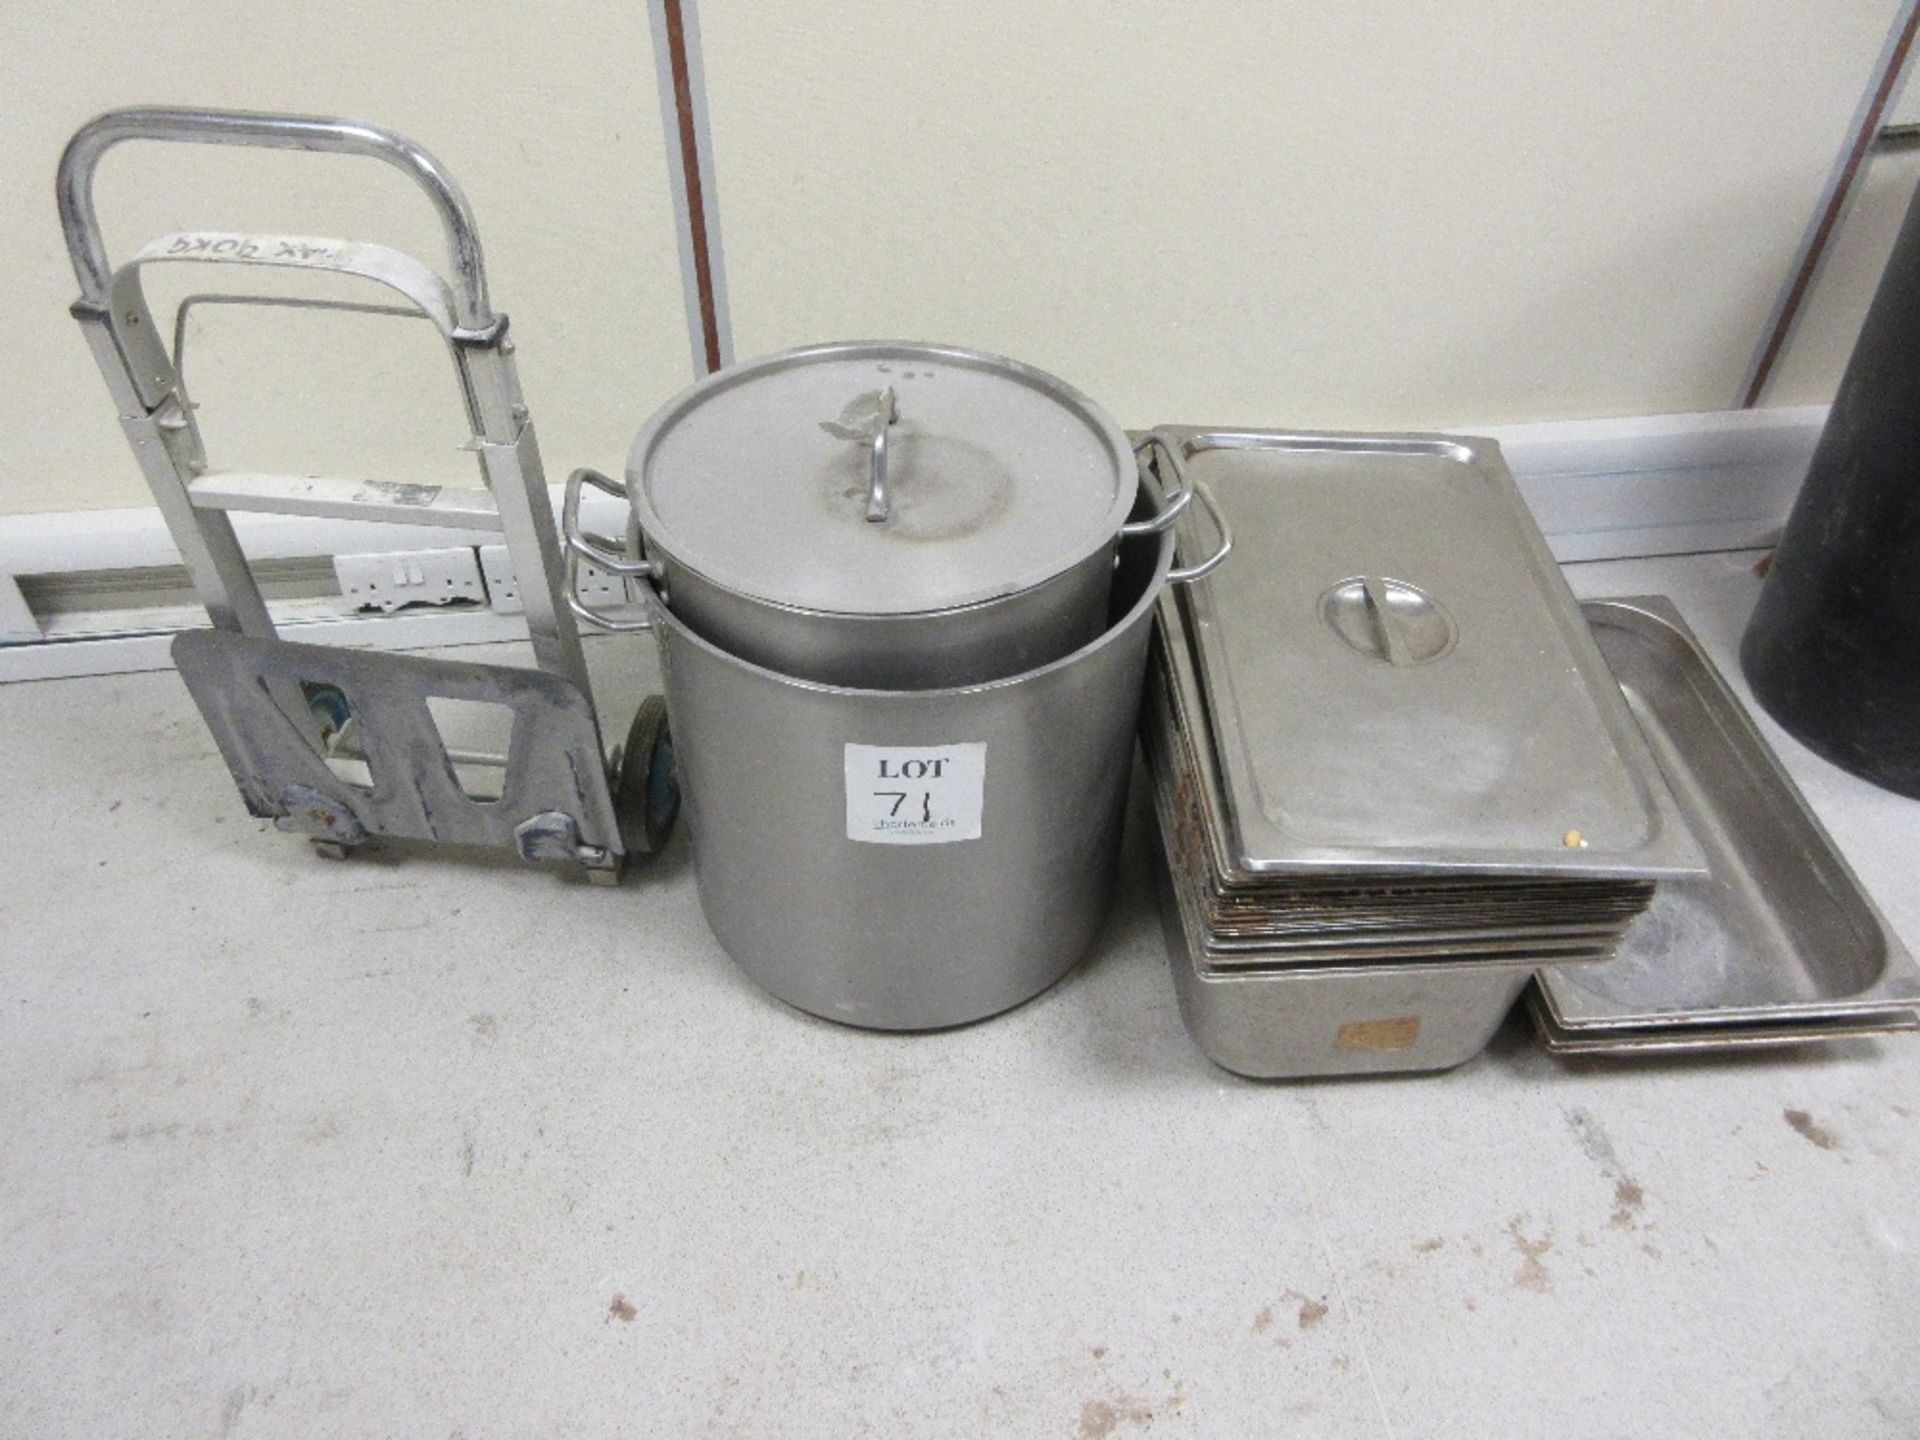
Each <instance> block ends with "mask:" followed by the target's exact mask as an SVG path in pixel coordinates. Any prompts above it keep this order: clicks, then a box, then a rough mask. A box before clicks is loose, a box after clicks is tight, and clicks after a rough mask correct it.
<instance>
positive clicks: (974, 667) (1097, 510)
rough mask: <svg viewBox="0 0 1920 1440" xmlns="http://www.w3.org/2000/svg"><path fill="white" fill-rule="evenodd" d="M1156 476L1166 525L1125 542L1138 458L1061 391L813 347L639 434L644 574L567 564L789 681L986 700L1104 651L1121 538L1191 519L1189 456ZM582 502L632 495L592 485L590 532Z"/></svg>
mask: <svg viewBox="0 0 1920 1440" xmlns="http://www.w3.org/2000/svg"><path fill="white" fill-rule="evenodd" d="M1149 444H1151V439H1149V440H1146V441H1142V442H1141V446H1142V447H1145V446H1147V445H1149ZM1160 464H1161V466H1162V469H1163V473H1165V472H1171V473H1170V474H1169V475H1168V478H1169V480H1170V482H1171V483H1170V485H1169V488H1168V491H1167V494H1166V499H1165V501H1164V503H1163V505H1162V506H1161V508H1160V509H1159V511H1158V512H1157V513H1155V514H1153V515H1150V516H1148V517H1146V518H1145V519H1142V520H1138V521H1134V522H1132V523H1129V522H1128V518H1127V517H1128V514H1129V512H1130V510H1131V509H1132V507H1133V505H1134V500H1135V494H1136V490H1137V486H1138V473H1139V472H1138V464H1137V461H1136V457H1135V447H1134V446H1133V445H1132V444H1130V442H1129V441H1128V439H1127V436H1126V434H1125V433H1124V432H1123V431H1122V430H1121V429H1120V427H1119V426H1118V425H1117V424H1115V423H1114V421H1113V420H1112V419H1111V418H1110V417H1109V416H1108V415H1107V414H1106V413H1105V412H1104V411H1103V410H1101V409H1100V408H1099V407H1098V406H1097V405H1095V404H1094V403H1093V402H1092V401H1091V400H1089V399H1087V398H1086V397H1085V396H1084V395H1081V394H1080V393H1079V392H1078V391H1076V390H1074V389H1072V388H1071V387H1070V386H1068V385H1066V384H1064V383H1062V382H1061V381H1059V380H1057V379H1055V378H1054V377H1052V376H1051V375H1047V374H1045V373H1043V372H1042V371H1039V370H1036V369H1033V368H1032V367H1031V366H1027V365H1022V364H1020V363H1018V362H1017V361H1013V360H1008V359H1004V358H1002V357H1000V356H995V355H985V354H980V353H977V352H974V351H970V350H961V349H954V348H950V347H946V346H936V345H922V344H908V343H899V342H857V343H845V344H833V345H818V346H810V347H808V348H805V349H800V350H790V351H787V352H785V353H783V354H779V355H773V356H769V357H767V358H765V359H761V360H755V361H751V362H749V363H746V364H742V365H736V366H733V367H730V368H728V369H726V370H722V371H719V372H717V373H715V374H713V375H710V376H708V377H707V378H706V379H704V380H702V381H700V382H699V383H698V384H696V385H693V386H692V387H690V388H689V389H687V390H685V391H683V392H682V393H681V394H680V395H678V396H676V397H675V398H674V399H673V400H671V401H669V402H668V403H667V405H665V406H664V407H663V408H662V409H661V410H660V411H659V412H658V413H657V414H656V415H655V416H654V417H653V418H652V419H651V420H650V421H649V422H648V423H647V425H646V428H645V429H643V430H642V431H641V432H640V434H639V437H638V438H637V439H636V440H635V441H634V444H633V450H632V453H631V455H630V456H629V459H628V463H627V483H626V486H625V487H624V488H625V493H626V494H627V496H628V497H629V499H630V502H631V507H632V521H633V527H634V529H636V530H637V535H638V540H639V546H640V549H641V554H642V556H643V557H644V558H636V557H635V556H634V555H633V554H632V553H631V549H630V547H628V546H623V545H616V544H613V543H611V542H606V541H596V539H595V537H593V536H590V535H583V534H581V533H580V531H579V528H578V524H577V521H576V523H575V524H574V525H573V526H572V527H571V533H570V535H569V539H568V544H569V546H570V548H571V549H572V550H573V551H574V552H575V553H576V554H577V555H579V556H582V557H584V558H586V559H587V560H590V561H592V562H593V563H595V564H598V565H600V566H602V567H604V568H606V569H609V570H612V571H614V572H615V573H619V574H628V575H634V574H641V575H645V576H647V577H649V578H650V579H651V580H652V581H653V584H654V588H655V590H656V591H657V592H658V593H659V594H660V595H661V596H662V597H663V599H664V601H665V604H666V606H667V608H668V610H669V611H670V612H671V613H672V614H673V615H674V617H675V618H677V619H679V620H681V621H683V622H684V623H685V624H686V625H688V626H689V627H690V628H691V629H692V630H694V631H695V632H696V633H697V634H699V635H700V636H701V637H702V638H703V639H706V640H708V641H710V642H712V643H713V644H715V645H717V646H719V647H721V648H722V649H723V650H726V651H728V652H729V653H731V654H733V655H735V656H738V657H739V658H741V659H743V660H747V661H750V662H752V663H754V664H757V665H763V666H765V667H767V668H769V669H772V670H777V671H779V672H780V673H782V674H785V675H790V676H794V677H797V678H801V679H806V680H812V681H818V682H821V683H824V684H831V685H849V686H858V687H861V688H867V689H887V690H915V689H929V688H936V687H947V686H954V685H970V684H976V683H979V682H982V681H988V680H996V679H1000V678H1003V677H1006V676H1010V675H1018V674H1021V673H1023V672H1025V671H1027V670H1031V669H1033V668H1035V667H1036V666H1040V665H1045V664H1048V663H1050V662H1052V661H1054V660H1058V659H1060V658H1061V657H1062V656H1065V655H1068V654H1071V653H1072V652H1074V651H1075V650H1077V649H1079V648H1080V647H1081V646H1083V645H1085V644H1087V643H1088V642H1089V641H1091V640H1093V639H1094V638H1095V637H1097V636H1098V635H1099V634H1100V633H1101V632H1102V630H1103V629H1104V628H1105V626H1106V621H1107V602H1108V595H1109V592H1110V590H1111V588H1112V583H1113V573H1114V558H1115V546H1116V544H1117V543H1118V541H1119V539H1120V537H1121V536H1122V535H1123V534H1147V533H1155V532H1158V531H1161V530H1163V529H1165V528H1166V526H1167V525H1168V524H1170V523H1171V522H1172V520H1173V519H1174V517H1175V516H1176V515H1178V514H1179V512H1180V511H1181V509H1182V508H1184V507H1185V505H1186V504H1187V502H1188V500H1189V499H1190V498H1191V492H1190V491H1189V490H1188V489H1187V488H1186V486H1185V484H1184V482H1183V481H1182V480H1181V478H1180V475H1179V471H1178V466H1179V458H1178V457H1177V456H1175V455H1173V454H1172V452H1171V451H1165V450H1163V451H1162V452H1161V459H1160ZM583 482H584V483H587V484H593V485H596V486H598V487H599V488H601V489H603V490H606V491H607V492H608V493H613V494H617V493H620V491H621V488H622V487H620V486H617V485H615V484H614V483H613V482H611V481H609V480H607V479H606V478H605V477H603V476H598V475H595V474H594V473H593V472H590V471H589V472H584V473H583V474H582V475H581V476H580V477H578V478H577V479H576V481H575V482H574V488H573V494H572V496H571V507H570V508H571V510H572V512H573V513H574V514H575V515H576V517H577V511H578V503H579V490H578V487H579V485H580V484H581V483H583ZM1156 493H1157V492H1156ZM588 618H590V619H591V618H594V617H593V616H592V615H591V614H590V613H589V614H588Z"/></svg>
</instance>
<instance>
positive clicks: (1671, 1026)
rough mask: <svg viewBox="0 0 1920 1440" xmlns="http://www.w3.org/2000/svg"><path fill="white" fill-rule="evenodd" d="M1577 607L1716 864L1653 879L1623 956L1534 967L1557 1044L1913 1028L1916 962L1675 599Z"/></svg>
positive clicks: (1918, 976) (1919, 994)
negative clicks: (1699, 872) (1658, 881)
mask: <svg viewBox="0 0 1920 1440" xmlns="http://www.w3.org/2000/svg"><path fill="white" fill-rule="evenodd" d="M1583 608H1584V611H1585V614H1586V617H1587V620H1588V623H1589V624H1590V625H1591V626H1592V627H1593V632H1594V636H1595V639H1596V640H1597V641H1598V642H1599V644H1600V648H1601V651H1602V653H1603V654H1604V655H1605V657H1606V660H1607V663H1608V664H1609V665H1610V666H1611V667H1612V669H1613V673H1614V674H1615V676H1616V677H1617V678H1618V680H1619V683H1620V687H1621V689H1622V691H1623V692H1624V693H1625V695H1626V699H1627V703H1628V705H1629V706H1630V707H1631V709H1632V711H1633V714H1634V716H1635V718H1636V719H1637V720H1638V721H1639V723H1640V726H1641V728H1642V730H1643V731H1644V732H1645V734H1646V737H1647V740H1648V742H1649V743H1650V745H1651V746H1652V748H1653V751H1654V754H1655V756H1656V757H1657V759H1658V761H1659V763H1660V766H1661V768H1662V770H1663V771H1664V772H1665V774H1666V777H1667V780H1668V783H1669V785H1670V786H1671V787H1672V789H1673V792H1674V795H1675V797H1676V798H1677V799H1678V801H1679V804H1680V806H1681V809H1682V811H1683V812H1684V814H1685V815H1686V819H1687V823H1688V824H1689V826H1690V827H1691V828H1692V830H1693V832H1694V834H1695V835H1696V836H1697V837H1698V839H1699V841H1700V844H1701V846H1702V848H1703V849H1704V850H1705V851H1706V854H1707V863H1708V867H1709V871H1710V873H1709V876H1708V877H1707V878H1705V879H1700V880H1679V881H1673V882H1668V883H1664V884H1662V885H1661V887H1660V889H1659V891H1658V893H1657V894H1656V896H1655V898H1654V902H1653V904H1652V906H1651V907H1650V908H1649V909H1648V911H1647V913H1646V914H1645V915H1644V916H1642V917H1641V918H1640V920H1639V921H1637V922H1636V923H1635V924H1634V925H1633V926H1632V928H1630V929H1629V931H1628V933H1627V935H1626V937H1625V938H1624V940H1623V941H1622V944H1621V947H1620V953H1619V956H1618V958H1617V959H1615V960H1613V961H1610V962H1608V963H1607V964H1606V965H1604V966H1594V967H1590V968H1589V967H1575V966H1569V967H1565V968H1560V967H1549V968H1547V969H1544V970H1542V971H1541V973H1540V996H1541V1006H1542V1013H1543V1014H1544V1016H1545V1018H1546V1019H1547V1020H1548V1021H1550V1022H1551V1025H1552V1027H1553V1030H1554V1031H1555V1032H1562V1033H1560V1038H1561V1039H1562V1044H1563V1048H1564V1046H1565V1043H1566V1042H1567V1041H1568V1040H1570V1039H1571V1038H1572V1037H1573V1036H1576V1035H1577V1036H1579V1037H1581V1038H1582V1040H1583V1041H1585V1042H1587V1044H1586V1046H1585V1048H1596V1047H1597V1045H1598V1043H1599V1042H1600V1041H1601V1040H1602V1039H1604V1038H1606V1037H1614V1038H1617V1039H1618V1041H1619V1042H1620V1043H1621V1044H1622V1045H1630V1044H1635V1043H1639V1044H1645V1043H1648V1040H1647V1039H1646V1038H1645V1037H1647V1036H1648V1035H1649V1034H1650V1033H1651V1032H1662V1033H1664V1034H1666V1035H1668V1036H1671V1034H1672V1032H1675V1031H1678V1030H1681V1029H1684V1028H1686V1027H1699V1028H1700V1029H1701V1030H1702V1032H1703V1033H1705V1032H1706V1031H1709V1030H1711V1029H1714V1028H1715V1027H1718V1029H1719V1030H1721V1031H1722V1032H1723V1034H1724V1043H1729V1044H1732V1043H1751V1041H1750V1040H1746V1041H1743V1040H1742V1039H1741V1038H1740V1037H1741V1036H1742V1035H1745V1036H1753V1035H1757V1034H1759V1033H1762V1032H1764V1031H1766V1030H1772V1031H1776V1032H1784V1031H1786V1030H1788V1029H1790V1028H1792V1027H1796V1026H1802V1025H1805V1026H1811V1027H1813V1028H1814V1029H1816V1030H1819V1031H1820V1033H1828V1031H1827V1029H1826V1027H1829V1026H1832V1025H1834V1024H1836V1023H1844V1024H1848V1025H1850V1026H1851V1027H1852V1028H1853V1029H1854V1030H1858V1029H1862V1028H1868V1027H1869V1026H1870V1025H1872V1024H1873V1023H1874V1022H1879V1024H1878V1026H1877V1028H1885V1029H1905V1028H1910V1027H1911V1025H1912V1024H1913V1023H1914V1010H1915V1006H1916V1003H1920V969H1917V968H1916V967H1915V965H1914V962H1913V960H1912V958H1911V957H1910V956H1909V955H1908V954H1907V952H1906V951H1905V950H1904V949H1903V948H1902V946H1901V944H1900V941H1899V939H1898V938H1897V937H1896V936H1895V935H1894V934H1893V932H1892V930H1891V929H1890V928H1889V927H1888V925H1887V923H1886V920H1885V918H1884V917H1883V916H1882V915H1881V914H1880V912H1879V911H1878V910H1877V909H1876V908H1875V907H1874V905H1873V902H1872V901H1871V900H1870V899H1868V897H1867V895H1866V893H1865V892H1864V891H1863V890H1862V889H1861V888H1860V883H1859V881H1858V880H1857V879H1855V877H1854V875H1853V872H1852V871H1851V870H1850V869H1848V867H1847V864H1846V861H1845V860H1843V859H1842V858H1841V856H1840V853H1839V851H1838V849H1837V848H1836V847H1835V846H1834V844H1833V841H1832V839H1831V838H1830V837H1829V836H1828V835H1827V833H1826V831H1825V830H1824V829H1823V828H1822V827H1821V825H1820V822H1819V821H1818V820H1817V819H1816V818H1814V815H1813V812H1812V811H1811V810H1810V809H1809V808H1808V806H1807V803H1806V801H1805V799H1804V798H1802V796H1801V794H1800V792H1799V790H1798V789H1797V788H1796V787H1795V786H1794V783H1793V781H1792V780H1791V779H1790V778H1789V777H1788V775H1787V772H1786V770H1785V768H1784V767H1783V766H1782V765H1781V763H1780V761H1779V760H1778V758H1777V757H1775V755H1774V754H1773V752H1772V750H1771V749H1769V748H1768V746H1767V742H1766V740H1765V739H1764V738H1763V737H1762V736H1761V734H1760V732H1759V730H1758V728H1757V727H1756V726H1755V725H1754V723H1753V721H1752V719H1751V718H1749V716H1748V715H1747V713H1746V711H1745V709H1744V708H1743V707H1742V706H1741V704H1740V701H1739V700H1738V699H1737V698H1736V697H1735V696H1734V694H1733V692H1732V691H1731V690H1730V689H1729V688H1728V686H1727V683H1726V681H1725V680H1723V679H1722V678H1721V676H1720V674H1719V673H1718V671H1716V670H1715V669H1714V667H1713V663H1712V662H1711V661H1710V660H1709V659H1708V658H1707V656H1706V654H1705V652H1704V651H1703V650H1702V649H1701V648H1700V645H1699V642H1698V641H1697V640H1696V639H1695V638H1694V636H1693V634H1692V632H1691V631H1689V630H1688V628H1687V626H1686V622H1685V621H1683V620H1682V619H1681V618H1680V614H1679V612H1678V611H1677V610H1676V609H1675V608H1674V606H1673V604H1672V602H1670V601H1668V600H1666V599H1665V598H1664V597H1660V596H1643V597H1634V598H1629V599H1620V600H1595V601H1589V602H1588V603H1587V604H1586V605H1585V606H1584V607H1583ZM1550 1043H1551V1042H1550ZM1666 1043H1668V1044H1669V1045H1671V1044H1673V1043H1677V1042H1675V1041H1673V1040H1672V1039H1668V1040H1667V1041H1666Z"/></svg>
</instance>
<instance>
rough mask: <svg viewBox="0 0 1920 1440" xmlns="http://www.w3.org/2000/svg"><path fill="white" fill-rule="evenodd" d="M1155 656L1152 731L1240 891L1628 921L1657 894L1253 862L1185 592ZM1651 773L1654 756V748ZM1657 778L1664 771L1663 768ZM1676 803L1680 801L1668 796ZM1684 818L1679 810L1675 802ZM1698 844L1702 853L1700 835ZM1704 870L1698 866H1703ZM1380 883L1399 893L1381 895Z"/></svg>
mask: <svg viewBox="0 0 1920 1440" xmlns="http://www.w3.org/2000/svg"><path fill="white" fill-rule="evenodd" d="M1154 622H1156V632H1154V662H1152V664H1150V666H1148V707H1146V724H1144V735H1146V745H1148V755H1150V756H1152V758H1154V766H1156V770H1160V772H1165V774H1167V776H1169V783H1175V787H1177V791H1179V799H1181V801H1183V803H1187V808H1188V814H1190V816H1194V820H1192V824H1194V828H1196V829H1198V839H1202V841H1204V847H1206V854H1208V870H1210V883H1212V885H1213V887H1215V889H1219V887H1231V889H1233V891H1235V893H1236V895H1242V897H1256V899H1258V900H1263V902H1269V904H1271V902H1275V900H1281V899H1284V897H1286V895H1290V893H1292V895H1300V897H1308V895H1313V897H1319V899H1323V900H1327V902H1329V904H1338V906H1340V912H1342V914H1346V916H1350V918H1354V920H1359V918H1363V916H1375V918H1386V916H1390V918H1392V920H1396V922H1407V920H1411V918H1415V916H1425V914H1432V916H1434V918H1453V916H1455V912H1457V910H1463V908H1465V910H1480V912H1482V914H1486V916H1490V918H1494V920H1496V924H1498V922H1501V920H1505V918H1507V916H1521V914H1532V906H1536V904H1544V906H1546V914H1551V916H1553V918H1557V920H1561V922H1578V920H1599V922H1605V920H1622V918H1624V916H1632V914H1638V910H1640V908H1642V906H1644V904H1645V899H1647V897H1649V895H1651V889H1653V883H1651V881H1649V879H1622V877H1615V876H1578V874H1565V872H1561V870H1557V868H1555V870H1549V872H1546V874H1540V872H1532V874H1530V872H1526V870H1503V872H1486V870H1484V868H1480V866H1475V864H1467V866H1440V868H1432V866H1427V868H1421V866H1413V868H1411V870H1388V868H1352V866H1344V864H1311V866H1284V868H1279V870H1269V868H1248V864H1246V862H1244V856H1242V854H1236V852H1233V851H1231V849H1229V843H1227V835H1229V828H1227V797H1225V793H1223V789H1221V778H1219V751H1217V747H1215V741H1213V720H1212V710H1210V707H1208V701H1206V697H1204V695H1202V691H1200V676H1198V672H1196V660H1194V649H1192V630H1190V624H1188V618H1187V614H1185V611H1183V605H1181V597H1179V595H1171V593H1169V595H1164V597H1162V599H1160V607H1158V612H1156V616H1154ZM1647 764H1649V774H1651V756H1649V762H1647ZM1655 783H1657V776H1655ZM1667 804H1670V799H1668V801H1667ZM1674 816H1678V810H1674ZM1688 851H1690V854H1693V856H1695V858H1697V854H1699V852H1697V849H1693V847H1692V843H1690V845H1688ZM1695 868H1697V866H1695ZM1380 891H1390V895H1388V897H1386V899H1384V900H1380V897H1379V893H1380Z"/></svg>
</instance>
